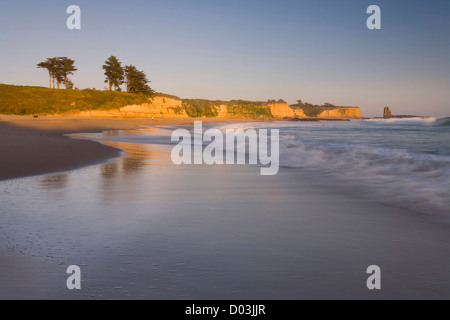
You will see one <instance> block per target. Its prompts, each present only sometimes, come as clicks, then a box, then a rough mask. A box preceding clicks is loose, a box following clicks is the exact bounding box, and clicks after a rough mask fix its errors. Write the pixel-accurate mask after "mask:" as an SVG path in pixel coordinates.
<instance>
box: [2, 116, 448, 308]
mask: <svg viewBox="0 0 450 320" xmlns="http://www.w3.org/2000/svg"><path fill="white" fill-rule="evenodd" d="M2 119H3V120H2V123H1V128H2V129H1V130H2V131H1V133H2V138H1V141H2V143H5V144H4V146H5V147H7V146H9V145H12V144H13V142H14V141H15V142H16V143H17V144H16V146H19V145H20V146H21V147H20V148H19V149H20V150H19V151H17V153H15V154H10V155H9V160H8V157H6V159H7V160H4V159H2V165H4V168H8V169H10V170H11V171H8V176H6V175H5V177H7V178H13V177H19V176H25V175H30V177H24V178H21V179H9V180H5V181H1V182H0V184H1V187H2V188H1V194H0V200H1V202H2V206H1V208H0V213H1V216H2V225H1V226H0V243H1V251H0V254H1V256H2V259H1V263H0V268H1V270H2V272H1V273H0V283H1V284H2V286H1V290H0V298H1V299H17V298H22V299H285V300H293V299H294V300H295V299H380V298H385V299H404V298H412V299H445V298H448V297H449V293H450V290H449V283H450V278H449V275H448V272H447V271H448V269H449V267H450V260H449V257H448V252H449V250H450V247H449V243H450V241H449V236H448V235H449V233H448V229H449V227H448V224H446V223H440V221H439V220H436V219H434V217H431V216H426V215H422V214H418V213H416V212H413V211H411V210H407V209H401V208H396V207H394V206H389V205H386V204H382V203H377V202H375V201H373V200H370V199H366V198H364V197H362V196H361V194H360V192H358V191H357V190H354V191H352V192H350V191H349V190H346V189H344V188H341V189H339V188H335V187H332V186H331V185H329V184H328V182H327V181H328V180H327V179H324V178H323V177H321V175H320V174H311V173H308V172H305V171H304V170H301V169H292V168H281V170H280V172H279V174H278V175H276V176H273V177H262V176H260V175H259V173H258V171H259V170H258V168H257V167H252V166H205V165H200V166H174V165H173V164H172V163H171V161H170V146H164V145H156V144H151V143H149V144H145V143H131V142H120V141H115V140H114V139H112V138H114V137H116V135H115V134H112V135H111V133H108V132H106V133H105V134H102V133H95V134H91V135H86V137H91V138H92V139H95V140H96V141H102V142H103V144H99V143H97V142H92V141H86V140H76V139H70V138H68V137H64V136H62V134H67V133H74V132H100V131H102V130H106V129H136V128H139V129H142V126H148V125H149V124H150V125H151V124H153V125H154V122H149V121H148V120H126V119H125V120H118V119H76V118H75V119H74V118H65V119H61V118H56V119H53V118H47V119H46V118H42V119H34V118H15V119H14V117H13V118H11V119H10V121H8V122H6V121H5V119H4V118H3V117H2ZM183 123H186V122H185V121H184V120H176V121H172V120H171V119H167V120H164V122H163V121H161V122H159V123H158V124H171V125H172V124H183ZM41 134H42V136H41ZM121 134H122V136H123V135H126V136H127V137H133V135H134V134H135V130H131V131H126V132H122V133H121ZM119 136H120V135H119ZM8 137H9V138H8ZM14 139H15V140H14ZM36 142H39V145H40V146H42V147H39V148H38V147H36ZM117 148H119V149H121V150H123V154H122V156H121V157H117V155H118V153H117ZM61 150H62V151H64V152H65V156H61V153H62V151H61ZM44 151H46V155H53V157H54V160H53V161H55V163H58V165H59V166H60V167H58V166H56V167H55V164H52V165H50V164H48V163H47V162H46V158H45V157H42V158H39V157H40V156H41V155H42V154H43V152H44ZM76 153H79V155H78V157H77V158H75V159H72V157H73V155H74V154H76ZM21 155H24V156H25V157H26V158H29V159H27V160H26V161H29V162H27V163H26V165H25V164H22V166H27V167H28V166H29V167H30V168H28V170H29V171H21V166H20V165H15V164H14V160H17V159H19V158H20V157H21ZM85 155H87V156H86V157H84V156H85ZM17 157H19V158H17ZM111 157H114V158H112V159H111ZM34 158H36V159H40V162H36V163H37V164H40V165H39V166H34V164H35V161H33V159H34ZM107 159H110V160H108V161H106V160H107ZM3 161H4V162H3ZM8 161H9V162H8ZM87 164H91V165H89V166H86V165H87ZM58 168H60V169H58ZM73 168H79V169H76V170H69V169H73ZM51 172H52V173H51ZM44 173H47V174H44ZM49 173H50V174H49ZM38 174H40V175H38ZM35 175H37V176H35ZM72 264H76V265H79V266H81V268H82V270H83V271H82V290H79V291H69V290H68V289H67V288H66V286H65V278H66V273H65V272H66V267H67V266H69V265H72ZM373 264H376V265H379V266H380V267H381V268H382V270H383V278H382V279H383V280H382V286H383V287H382V288H383V289H382V290H381V291H370V290H368V289H367V288H366V279H367V276H368V275H367V274H366V268H367V266H369V265H373Z"/></svg>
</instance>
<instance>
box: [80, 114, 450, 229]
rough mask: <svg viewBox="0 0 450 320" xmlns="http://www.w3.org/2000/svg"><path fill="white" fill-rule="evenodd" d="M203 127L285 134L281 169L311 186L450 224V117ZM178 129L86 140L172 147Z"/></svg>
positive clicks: (281, 139)
mask: <svg viewBox="0 0 450 320" xmlns="http://www.w3.org/2000/svg"><path fill="white" fill-rule="evenodd" d="M203 127H204V130H207V129H208V128H217V129H219V130H221V131H222V132H223V133H225V131H226V129H244V130H246V129H250V128H254V129H261V128H270V129H279V130H280V166H281V167H284V168H290V169H293V170H294V169H298V170H297V171H301V172H302V174H303V175H304V176H308V174H309V181H313V182H314V183H315V184H318V183H321V184H322V185H325V186H328V187H331V188H338V189H342V190H347V191H348V192H353V193H356V194H358V196H361V197H364V198H366V199H370V200H373V201H377V202H380V203H386V204H389V205H392V206H398V207H404V208H408V209H411V210H414V211H418V212H421V213H423V214H432V215H438V216H440V217H442V218H444V219H445V218H449V219H450V118H409V119H387V120H385V119H370V120H352V121H319V122H303V121H298V122H269V123H268V122H250V123H246V122H241V123H226V124H220V123H218V124H204V125H203ZM185 128H186V129H189V130H192V127H189V126H185ZM174 129H175V128H174V127H170V126H166V127H161V128H160V130H159V131H156V132H155V131H153V132H148V131H146V130H143V131H142V132H127V133H126V134H123V135H121V136H119V135H118V133H117V132H116V133H115V136H114V137H111V135H109V136H107V138H106V139H105V137H104V135H100V136H99V135H88V137H90V138H92V139H96V140H108V141H118V142H132V143H144V144H145V143H151V144H155V143H157V144H171V143H170V142H169V137H170V134H171V132H172V130H174ZM205 144H207V143H205ZM247 150H248V148H247ZM449 221H450V220H449Z"/></svg>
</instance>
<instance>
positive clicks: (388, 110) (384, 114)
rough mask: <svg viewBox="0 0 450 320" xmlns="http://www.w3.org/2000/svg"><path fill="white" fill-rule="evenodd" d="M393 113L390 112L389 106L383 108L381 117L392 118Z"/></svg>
mask: <svg viewBox="0 0 450 320" xmlns="http://www.w3.org/2000/svg"><path fill="white" fill-rule="evenodd" d="M393 116H394V115H393V114H392V111H391V109H389V107H386V108H384V112H383V118H392V117H393Z"/></svg>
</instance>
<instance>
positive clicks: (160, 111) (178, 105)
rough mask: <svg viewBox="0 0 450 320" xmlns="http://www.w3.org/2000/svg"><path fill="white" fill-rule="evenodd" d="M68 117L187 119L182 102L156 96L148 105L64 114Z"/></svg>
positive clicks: (176, 99) (173, 98)
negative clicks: (163, 117)
mask: <svg viewBox="0 0 450 320" xmlns="http://www.w3.org/2000/svg"><path fill="white" fill-rule="evenodd" d="M64 115H66V116H81V117H101V118H104V117H107V118H111V117H112V118H152V117H161V116H165V117H187V114H186V111H185V110H184V109H183V107H182V101H181V99H179V98H175V97H165V96H156V97H154V98H151V99H149V102H148V103H143V104H140V105H129V106H124V107H121V108H118V109H112V110H86V111H72V112H66V113H64Z"/></svg>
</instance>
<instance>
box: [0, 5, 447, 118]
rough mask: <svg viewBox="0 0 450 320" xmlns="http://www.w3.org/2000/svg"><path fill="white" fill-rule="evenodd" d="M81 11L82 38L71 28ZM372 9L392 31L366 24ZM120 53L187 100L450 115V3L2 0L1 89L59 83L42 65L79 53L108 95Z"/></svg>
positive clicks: (83, 72) (88, 83)
mask: <svg viewBox="0 0 450 320" xmlns="http://www.w3.org/2000/svg"><path fill="white" fill-rule="evenodd" d="M71 4H76V5H79V6H80V8H81V10H82V29H81V30H78V31H71V30H68V29H67V28H66V20H67V17H68V15H67V14H66V9H67V7H68V6H69V5H71ZM371 4H376V5H379V6H380V7H381V10H382V29H381V30H376V31H370V30H368V29H367V28H366V19H367V18H368V15H367V14H366V9H367V7H368V6H369V5H371ZM110 55H116V56H117V57H118V58H119V60H121V61H122V62H123V63H124V64H133V65H135V66H136V67H137V68H139V69H141V70H144V71H145V72H146V73H147V75H148V76H149V78H150V80H151V81H152V82H151V86H152V87H153V88H154V89H155V90H157V91H159V92H165V93H170V94H175V95H178V96H180V97H182V98H207V99H224V100H229V99H251V100H267V99H280V98H283V99H285V100H287V101H288V102H289V103H294V102H295V100H297V99H302V100H303V101H308V102H313V103H323V102H331V103H335V104H341V105H357V106H360V107H362V108H363V114H364V115H366V116H372V115H380V114H381V113H382V110H383V107H384V106H391V107H392V109H393V111H394V113H397V114H405V113H406V114H423V115H426V114H430V115H435V116H450V102H449V101H450V1H448V0H439V1H438V0H430V1H417V0H395V1H394V0H370V1H366V0H339V1H336V0H315V1H313V0H276V1H275V0H271V1H267V0H227V1H224V0H158V1H144V0H128V1H100V0H98V1H97V0H96V1H92V0H91V1H82V0H71V1H65V0H50V1H24V0H0V83H8V84H18V85H39V86H47V85H48V76H47V73H46V72H45V71H44V70H42V69H37V68H36V64H37V63H38V62H40V61H43V60H45V59H46V58H47V57H54V56H68V57H70V58H72V59H75V60H76V66H77V67H78V69H79V70H78V71H77V72H76V74H75V76H73V77H72V80H73V81H74V83H75V86H77V87H79V88H87V87H91V88H92V87H95V88H97V89H103V88H104V86H105V84H104V83H103V81H104V76H103V70H102V68H101V66H102V64H103V62H104V60H105V59H106V58H107V57H108V56H110Z"/></svg>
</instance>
